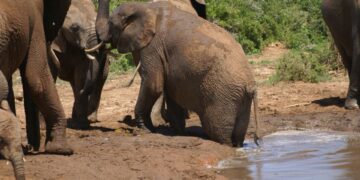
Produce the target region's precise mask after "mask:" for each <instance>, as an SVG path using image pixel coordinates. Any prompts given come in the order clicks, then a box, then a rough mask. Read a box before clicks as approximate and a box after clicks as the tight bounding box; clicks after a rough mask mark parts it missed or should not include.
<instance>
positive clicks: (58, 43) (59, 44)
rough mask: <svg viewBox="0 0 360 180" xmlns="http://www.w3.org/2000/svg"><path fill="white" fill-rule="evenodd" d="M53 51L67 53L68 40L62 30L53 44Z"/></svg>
mask: <svg viewBox="0 0 360 180" xmlns="http://www.w3.org/2000/svg"><path fill="white" fill-rule="evenodd" d="M51 49H53V50H55V51H57V52H66V40H65V37H64V35H63V34H62V31H61V30H60V31H59V34H58V36H57V37H56V38H55V40H54V41H53V42H52V43H51Z"/></svg>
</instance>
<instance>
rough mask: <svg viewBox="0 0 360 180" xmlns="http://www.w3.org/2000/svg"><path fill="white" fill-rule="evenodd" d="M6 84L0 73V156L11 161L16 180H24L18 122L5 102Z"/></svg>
mask: <svg viewBox="0 0 360 180" xmlns="http://www.w3.org/2000/svg"><path fill="white" fill-rule="evenodd" d="M8 91H9V88H8V82H7V80H6V78H5V76H4V74H3V73H2V72H1V71H0V154H1V155H2V156H3V157H5V159H8V160H9V161H11V163H12V165H13V168H14V174H15V177H16V179H17V180H20V179H25V168H24V161H23V157H24V155H23V150H22V148H21V129H20V121H19V119H17V118H16V117H15V115H14V114H13V112H11V109H10V107H9V104H8V102H7V96H8Z"/></svg>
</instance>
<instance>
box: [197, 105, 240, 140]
mask: <svg viewBox="0 0 360 180" xmlns="http://www.w3.org/2000/svg"><path fill="white" fill-rule="evenodd" d="M200 120H201V125H202V128H203V130H204V132H205V133H206V135H208V136H209V138H210V139H211V140H214V141H216V142H219V143H221V144H227V145H230V146H231V145H232V140H231V137H232V132H233V129H234V126H235V121H236V108H235V106H234V105H233V104H231V105H230V104H225V103H224V104H223V103H218V104H214V105H211V106H208V107H207V108H206V109H205V111H204V113H203V114H202V115H200Z"/></svg>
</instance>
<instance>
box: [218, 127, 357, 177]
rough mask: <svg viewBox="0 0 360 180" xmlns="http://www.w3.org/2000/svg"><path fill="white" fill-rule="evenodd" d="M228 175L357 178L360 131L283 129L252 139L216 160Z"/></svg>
mask: <svg viewBox="0 0 360 180" xmlns="http://www.w3.org/2000/svg"><path fill="white" fill-rule="evenodd" d="M218 167H219V168H220V169H222V170H221V173H222V174H223V175H225V176H226V177H228V178H230V179H360V135H359V134H354V133H352V134H347V133H341V132H324V131H284V132H277V133H274V134H271V135H269V136H266V137H264V144H263V146H262V148H261V149H258V148H257V147H256V145H254V144H253V143H252V142H247V144H246V146H245V148H242V149H239V150H238V151H237V156H236V157H234V158H231V159H228V160H224V161H222V162H220V163H219V165H218Z"/></svg>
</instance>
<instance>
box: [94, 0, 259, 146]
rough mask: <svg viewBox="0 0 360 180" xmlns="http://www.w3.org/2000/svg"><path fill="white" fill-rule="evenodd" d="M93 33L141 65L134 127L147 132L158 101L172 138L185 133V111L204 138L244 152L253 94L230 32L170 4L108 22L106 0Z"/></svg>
mask: <svg viewBox="0 0 360 180" xmlns="http://www.w3.org/2000/svg"><path fill="white" fill-rule="evenodd" d="M96 30H97V33H98V35H99V37H100V39H101V40H102V41H103V42H104V43H110V45H111V48H116V49H117V51H118V52H120V53H126V52H131V53H132V54H133V57H134V59H135V61H136V62H140V63H141V67H140V68H139V73H140V77H141V85H140V92H139V96H138V99H137V102H136V105H135V120H136V122H137V125H138V127H139V128H142V129H145V130H147V131H154V128H153V124H152V122H151V117H150V114H151V110H152V107H153V105H154V103H155V101H156V100H157V99H158V98H159V97H160V96H161V95H162V94H164V96H165V100H166V103H167V115H168V116H167V118H168V120H169V121H170V122H173V123H170V124H171V126H173V128H174V129H177V132H180V133H181V132H183V131H184V129H185V117H186V112H187V111H188V110H190V111H193V112H195V113H197V115H198V116H199V118H200V121H201V125H202V128H203V130H204V132H205V133H206V134H207V135H208V136H209V138H210V139H212V140H214V141H216V142H219V143H222V144H227V145H232V146H235V147H237V146H243V142H244V139H245V134H246V131H247V128H248V124H249V121H250V113H251V105H252V104H254V106H255V108H254V109H255V115H256V117H257V98H256V94H257V93H256V92H257V90H256V89H257V88H256V83H255V80H254V77H253V75H252V72H251V69H250V67H249V63H248V62H247V59H246V56H245V53H244V51H243V49H242V47H241V45H240V44H238V43H237V42H236V40H235V39H234V38H233V37H232V36H231V35H230V33H228V32H227V31H225V30H224V29H222V28H220V27H219V26H217V25H215V24H212V23H210V22H208V21H206V20H204V19H203V18H200V17H198V16H195V15H193V14H191V13H187V12H185V11H182V10H180V9H178V8H176V7H175V6H173V5H171V4H170V3H169V2H153V3H140V2H134V3H124V4H122V5H120V6H119V7H117V8H116V9H115V10H114V12H113V13H112V15H111V16H110V17H109V0H99V11H98V15H97V20H96ZM253 102H254V103H253ZM255 122H256V125H257V126H256V133H255V138H256V139H257V137H258V136H257V134H258V130H259V128H258V121H257V118H256V120H255Z"/></svg>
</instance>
